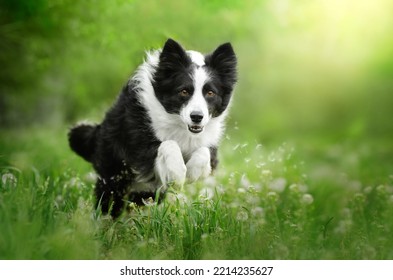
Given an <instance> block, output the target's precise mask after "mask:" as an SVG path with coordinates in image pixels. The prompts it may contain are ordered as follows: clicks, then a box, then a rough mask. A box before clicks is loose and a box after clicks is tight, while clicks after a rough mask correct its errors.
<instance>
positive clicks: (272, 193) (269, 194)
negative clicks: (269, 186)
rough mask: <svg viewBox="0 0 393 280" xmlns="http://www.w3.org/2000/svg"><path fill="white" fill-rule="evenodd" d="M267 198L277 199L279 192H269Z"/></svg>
mask: <svg viewBox="0 0 393 280" xmlns="http://www.w3.org/2000/svg"><path fill="white" fill-rule="evenodd" d="M267 198H268V199H269V200H271V201H274V202H275V201H277V200H278V194H277V193H276V192H268V193H267Z"/></svg>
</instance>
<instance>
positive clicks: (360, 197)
mask: <svg viewBox="0 0 393 280" xmlns="http://www.w3.org/2000/svg"><path fill="white" fill-rule="evenodd" d="M354 198H355V201H357V202H359V203H364V202H365V201H366V197H365V196H364V194H362V193H356V194H355V196H354Z"/></svg>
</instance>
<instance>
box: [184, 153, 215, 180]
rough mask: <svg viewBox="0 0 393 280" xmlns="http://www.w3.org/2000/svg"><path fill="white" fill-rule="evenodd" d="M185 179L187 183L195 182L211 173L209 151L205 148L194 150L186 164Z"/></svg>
mask: <svg viewBox="0 0 393 280" xmlns="http://www.w3.org/2000/svg"><path fill="white" fill-rule="evenodd" d="M186 167H187V179H188V181H189V182H195V181H196V180H198V179H203V178H206V177H207V176H209V174H210V172H211V166H210V151H209V149H208V148H206V147H201V148H199V149H198V150H196V151H195V152H194V153H193V154H192V156H191V158H190V160H189V161H188V162H187V164H186Z"/></svg>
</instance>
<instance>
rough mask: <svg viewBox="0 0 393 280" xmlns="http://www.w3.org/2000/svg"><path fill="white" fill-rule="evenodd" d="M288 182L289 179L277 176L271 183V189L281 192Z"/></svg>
mask: <svg viewBox="0 0 393 280" xmlns="http://www.w3.org/2000/svg"><path fill="white" fill-rule="evenodd" d="M286 184H287V180H285V178H277V179H274V180H273V181H271V182H270V183H269V189H271V190H272V191H275V192H278V193H281V192H283V191H284V190H285V186H286Z"/></svg>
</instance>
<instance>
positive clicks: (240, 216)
mask: <svg viewBox="0 0 393 280" xmlns="http://www.w3.org/2000/svg"><path fill="white" fill-rule="evenodd" d="M236 220H238V221H241V222H244V221H247V220H248V213H247V212H246V211H245V210H240V211H239V212H238V213H237V215H236Z"/></svg>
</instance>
